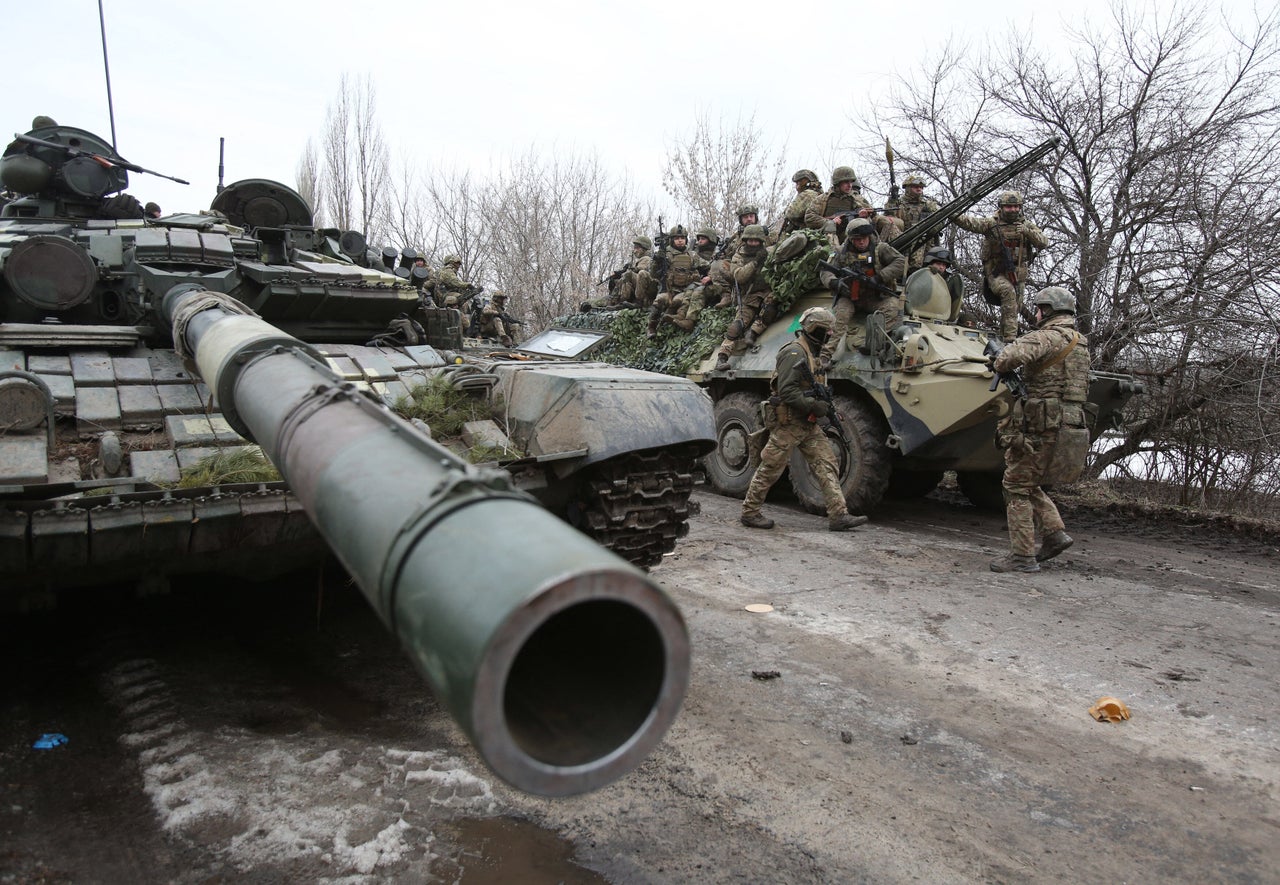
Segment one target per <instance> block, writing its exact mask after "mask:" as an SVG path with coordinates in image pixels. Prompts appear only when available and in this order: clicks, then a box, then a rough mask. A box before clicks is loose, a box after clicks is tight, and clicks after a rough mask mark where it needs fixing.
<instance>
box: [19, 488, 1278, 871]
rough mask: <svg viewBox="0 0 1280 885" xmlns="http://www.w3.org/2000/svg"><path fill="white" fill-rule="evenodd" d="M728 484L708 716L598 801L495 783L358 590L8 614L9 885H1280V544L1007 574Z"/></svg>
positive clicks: (705, 560)
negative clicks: (1099, 708)
mask: <svg viewBox="0 0 1280 885" xmlns="http://www.w3.org/2000/svg"><path fill="white" fill-rule="evenodd" d="M698 500H699V501H700V502H701V504H702V508H703V512H702V514H701V515H700V516H699V517H697V518H695V520H694V524H693V529H692V532H691V533H690V536H689V538H688V539H686V540H685V541H684V542H683V543H682V544H681V546H680V547H679V549H678V551H677V552H676V553H675V554H674V555H672V556H670V557H668V558H667V559H666V560H665V561H664V562H663V564H662V565H660V566H659V567H657V568H656V569H655V570H654V572H653V574H654V576H655V577H656V578H658V579H659V580H661V581H662V582H663V583H664V584H665V585H666V586H667V588H668V589H669V591H670V592H671V593H672V595H673V596H674V597H675V599H676V600H677V601H678V603H679V604H680V606H681V607H682V609H683V611H684V613H685V617H686V618H687V620H688V623H689V627H690V632H691V635H692V638H693V643H694V667H693V675H692V684H691V687H690V692H689V697H688V700H687V701H686V704H685V707H684V710H683V712H682V713H681V715H680V717H679V719H678V720H677V722H676V725H675V726H674V727H673V728H672V730H671V732H670V733H669V735H668V737H667V739H666V740H665V741H664V742H663V744H662V745H661V747H660V748H659V750H658V752H656V753H655V754H654V755H653V756H652V757H651V758H650V759H649V761H647V762H646V763H645V764H644V765H643V766H642V767H641V768H640V770H638V771H637V772H635V773H633V774H632V775H630V776H628V777H626V778H624V779H623V780H622V781H621V782H619V783H617V784H614V785H612V786H610V787H608V788H606V789H604V790H601V791H599V792H597V793H594V794H592V795H589V796H584V797H578V798H573V799H568V800H554V801H549V800H539V799H533V798H530V797H527V796H523V795H519V794H516V793H514V792H512V791H511V790H509V789H507V788H505V787H504V786H503V785H502V784H500V783H497V782H495V780H494V779H493V777H492V776H491V775H490V774H489V773H488V772H487V771H486V770H484V769H483V768H482V767H481V766H480V764H479V763H478V762H477V760H476V758H475V756H474V755H473V754H472V753H471V751H470V750H469V749H468V748H467V746H466V745H465V743H464V742H463V741H462V739H461V737H460V735H459V733H458V732H457V730H456V728H455V727H454V726H453V725H452V723H450V722H449V721H448V720H447V718H446V717H444V715H443V714H442V713H441V712H440V711H439V709H438V708H437V706H436V704H435V701H434V699H433V698H431V696H430V695H429V693H428V692H426V691H425V690H424V689H423V688H422V686H421V683H420V682H419V680H418V679H417V677H416V676H415V675H414V674H413V673H412V672H411V670H410V669H409V667H408V665H407V664H406V663H404V662H403V660H402V659H401V658H400V657H399V656H398V655H397V654H396V653H395V652H394V650H393V649H390V648H389V647H388V645H387V643H385V642H383V641H382V638H381V632H380V628H379V626H378V624H377V623H376V621H374V619H373V618H372V616H370V615H369V614H368V613H367V612H366V611H365V610H364V608H363V603H362V602H361V600H359V598H358V596H357V595H356V594H354V593H352V592H351V591H350V590H348V589H345V588H343V587H342V586H341V584H340V582H331V584H330V586H329V588H328V590H327V591H326V592H325V593H324V594H323V596H322V597H320V598H321V600H322V606H321V607H320V610H319V611H317V593H316V590H315V588H314V587H307V586H298V587H291V588H286V589H280V588H276V589H275V590H265V589H264V588H253V587H246V588H239V589H236V590H234V591H228V590H227V588H225V587H224V588H222V589H221V590H220V591H219V593H218V596H217V597H216V599H215V598H214V597H212V596H209V595H207V594H202V595H200V596H198V597H197V596H192V595H183V594H176V595H175V596H173V597H169V598H164V599H158V600H150V601H147V602H144V603H143V604H141V605H137V606H134V607H132V608H131V609H129V610H128V614H127V615H124V614H121V611H120V610H119V609H118V608H114V607H99V608H96V609H91V608H87V609H85V610H84V611H83V612H82V613H81V614H80V615H79V616H78V617H77V618H75V619H70V618H69V617H68V616H66V615H61V616H58V617H52V616H48V617H41V618H36V619H31V620H28V621H26V622H23V624H22V625H21V626H15V625H14V624H13V623H12V622H10V623H8V624H7V625H6V631H5V638H6V642H5V651H4V661H3V663H4V666H5V670H6V672H7V673H9V674H11V677H10V678H9V679H8V680H6V691H5V694H4V703H3V707H2V708H0V712H3V719H4V721H3V723H0V738H3V742H4V743H3V751H2V754H0V785H2V786H3V791H4V793H3V796H2V797H0V798H3V800H4V801H3V802H0V833H2V834H3V839H2V840H0V843H2V844H3V846H4V847H2V848H0V881H77V882H81V881H85V882H88V881H123V880H126V879H128V880H133V881H157V882H159V881H176V882H205V881H219V880H223V879H227V880H229V879H233V878H234V879H237V880H241V881H255V882H275V881H300V880H315V881H343V882H365V881H368V882H376V881H392V880H394V881H460V882H467V883H483V882H500V881H515V880H519V881H522V882H542V881H545V882H560V881H564V882H600V881H608V882H614V883H624V882H666V881H672V882H739V881H745V882H766V881H767V882H860V881H867V882H906V881H913V880H922V881H928V882H974V881H982V882H1023V881H1083V880H1085V879H1087V878H1105V879H1108V880H1112V881H1128V882H1152V881H1162V882H1197V883H1199V882H1205V881H1216V882H1267V881H1276V870H1278V869H1280V811H1277V809H1278V808H1280V802H1277V798H1278V796H1277V791H1278V787H1280V703H1278V698H1277V695H1278V694H1280V689H1278V688H1277V675H1280V589H1278V586H1277V585H1278V584H1280V581H1278V580H1277V577H1276V573H1277V568H1276V565H1277V559H1278V558H1280V557H1278V556H1277V551H1276V549H1275V547H1274V546H1270V547H1269V546H1267V545H1266V544H1265V543H1263V544H1259V543H1257V542H1256V541H1242V540H1238V539H1236V538H1233V537H1230V536H1223V535H1218V534H1212V533H1206V532H1205V531H1202V530H1197V529H1195V528H1194V527H1191V528H1185V527H1175V526H1168V525H1160V524H1158V523H1143V524H1141V525H1130V524H1127V523H1125V522H1124V521H1120V520H1115V519H1110V518H1104V517H1098V516H1095V517H1087V518H1086V517H1083V516H1080V515H1075V516H1073V517H1069V519H1068V526H1069V529H1070V530H1072V534H1073V535H1074V536H1075V537H1076V539H1077V543H1076V546H1075V547H1074V548H1073V549H1072V550H1070V551H1069V552H1068V553H1067V554H1065V555H1064V556H1063V557H1061V560H1060V561H1055V562H1054V563H1052V564H1051V567H1048V568H1046V569H1045V570H1044V571H1043V572H1042V573H1040V574H1038V575H1017V576H1011V575H996V574H993V573H991V572H990V571H988V570H987V567H986V566H987V561H988V560H989V559H990V558H992V557H993V556H995V555H997V554H999V553H1000V552H1002V550H1003V545H1004V536H1003V521H1002V520H1001V519H1000V518H999V517H997V516H993V515H987V514H983V513H980V512H979V511H976V510H974V509H973V508H970V507H968V506H961V505H959V504H955V503H949V502H947V501H938V500H933V499H928V500H925V501H920V502H911V503H909V504H901V505H895V506H894V507H892V508H890V509H888V510H887V511H885V512H884V513H882V514H879V515H878V517H877V519H876V521H875V522H874V523H873V524H871V525H869V526H866V527H864V528H862V529H859V530H857V531H855V532H852V533H849V534H846V535H832V534H830V533H828V532H826V531H825V520H822V519H820V518H818V517H813V516H810V515H807V514H804V513H801V512H800V511H799V510H796V509H788V508H786V507H785V506H773V505H771V506H770V509H769V512H770V515H772V516H773V517H774V518H775V519H777V520H778V527H777V528H776V529H774V530H773V531H772V532H759V531H750V530H747V529H743V528H741V527H740V526H739V525H738V524H737V520H736V517H737V502H735V501H731V500H728V499H724V498H719V497H716V496H714V495H711V494H704V493H699V494H698ZM749 603H768V604H771V605H772V606H773V607H774V610H773V611H772V612H770V613H766V614H752V613H749V612H747V611H745V609H744V607H745V606H746V605H747V604H749ZM768 671H776V672H777V673H778V674H779V675H778V676H777V677H776V678H771V679H759V678H755V677H754V676H753V672H759V673H766V672H768ZM1103 695H1114V696H1116V697H1119V698H1121V699H1123V700H1124V701H1125V702H1126V703H1127V704H1128V705H1129V707H1130V708H1131V709H1132V711H1133V718H1132V719H1131V720H1129V721H1128V722H1123V723H1117V724H1101V723H1098V722H1095V721H1094V720H1093V719H1092V718H1091V717H1090V716H1089V715H1088V713H1087V709H1088V707H1089V706H1090V705H1091V704H1092V703H1093V702H1094V701H1095V700H1097V699H1098V698H1099V697H1100V696H1103ZM49 731H59V732H63V733H66V734H67V736H68V738H69V739H70V740H69V743H68V744H67V745H66V746H64V747H60V748H58V749H56V750H49V751H34V750H32V749H30V745H31V741H32V740H34V738H35V737H38V736H39V734H40V733H43V732H49Z"/></svg>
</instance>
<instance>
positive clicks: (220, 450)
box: [0, 126, 714, 607]
mask: <svg viewBox="0 0 1280 885" xmlns="http://www.w3.org/2000/svg"><path fill="white" fill-rule="evenodd" d="M22 139H26V140H22ZM103 164H106V165H103ZM140 168H141V167H136V166H133V164H128V163H126V162H125V161H124V160H122V159H121V158H120V157H119V156H118V155H117V154H116V152H115V151H114V150H113V149H112V148H111V146H110V144H108V143H107V142H106V141H104V140H103V139H101V138H98V137H97V136H95V135H93V134H92V133H89V132H86V131H84V130H81V129H76V128H74V127H65V126H52V127H47V128H45V129H41V130H33V131H32V132H30V133H28V134H27V135H25V136H20V137H19V140H18V141H15V142H14V143H13V144H11V145H10V146H9V147H8V148H7V149H6V151H5V154H4V157H3V159H0V173H2V180H3V183H4V185H5V187H6V188H7V189H8V190H9V191H10V195H11V196H12V197H13V199H12V200H11V201H10V202H9V203H8V204H7V205H5V206H4V207H3V209H0V269H2V270H3V275H2V277H0V366H2V367H3V370H4V372H3V376H0V423H3V425H5V426H7V428H8V429H7V431H6V432H5V435H4V436H3V438H2V439H0V489H2V491H0V503H2V504H3V508H4V509H3V512H2V513H0V520H3V527H0V535H2V538H3V540H0V544H3V545H4V552H3V553H2V554H0V585H3V586H5V587H6V588H10V589H9V591H8V592H7V593H4V594H0V606H8V607H13V606H14V605H33V604H41V603H43V602H45V601H47V598H48V597H49V595H50V594H51V593H53V592H55V591H56V590H57V588H59V587H66V586H72V585H76V584H85V583H88V584H97V583H104V582H107V581H136V582H138V583H139V585H140V586H141V587H143V588H144V589H147V590H159V589H163V588H164V587H165V586H167V585H168V584H169V583H170V582H171V580H172V578H173V577H174V576H175V575H181V574H183V573H186V572H207V571H223V572H227V573H232V574H240V575H248V576H253V577H263V576H268V575H270V574H272V573H274V572H281V571H284V570H287V569H289V568H291V567H294V566H297V565H299V564H303V563H308V562H313V561H314V558H315V556H316V554H317V552H318V551H319V550H321V549H323V542H322V540H321V538H320V537H319V536H318V535H317V534H316V532H315V531H314V529H313V528H312V526H311V522H310V520H309V519H308V518H307V516H306V514H305V513H304V512H302V510H301V509H300V507H299V505H298V502H297V500H296V496H295V495H293V494H292V492H291V490H290V488H289V486H288V484H287V483H286V482H284V481H283V479H273V480H272V481H265V482H264V481H260V479H261V478H260V477H255V481H252V482H236V481H235V479H236V475H235V474H234V473H233V474H232V475H230V476H229V477H227V478H225V479H223V480H222V481H220V482H218V483H217V485H216V487H214V486H210V485H208V484H205V485H201V484H200V483H199V481H198V477H195V483H196V484H195V485H194V486H193V485H192V480H193V473H195V472H197V470H198V468H199V467H200V465H203V464H207V463H209V461H210V459H214V458H216V456H219V455H225V456H233V455H235V454H236V453H239V452H243V451H245V450H246V447H248V446H249V443H250V441H249V440H248V439H247V438H246V437H245V436H244V434H242V433H240V432H239V431H237V429H236V428H235V427H234V426H233V425H232V424H231V423H230V422H229V421H228V420H227V415H226V413H225V410H224V403H223V401H222V400H221V399H219V398H218V396H217V395H216V394H217V391H215V390H212V389H211V388H210V386H209V385H208V384H206V383H205V382H204V381H203V380H202V379H201V378H200V377H199V376H198V375H196V374H195V373H193V372H192V371H191V367H190V366H188V365H185V364H184V361H183V359H182V358H181V357H180V356H179V355H178V353H177V352H176V351H175V349H174V347H173V342H172V340H171V339H170V337H169V329H168V326H167V324H166V323H165V321H164V319H163V317H162V316H161V315H160V313H159V308H158V305H159V303H160V301H161V299H162V298H163V296H164V295H165V294H166V293H167V292H169V291H170V290H172V289H173V288H175V287H177V286H181V285H187V284H198V285H200V286H201V287H203V288H205V289H207V290H209V291H213V292H217V293H221V294H225V295H229V296H231V297H233V298H234V299H236V300H237V301H239V302H240V303H242V304H243V305H245V306H246V307H247V308H248V309H250V310H252V311H253V312H255V313H256V314H257V315H258V316H259V317H261V318H262V319H263V320H265V321H267V322H269V323H271V324H272V325H273V326H274V327H276V328H277V329H279V330H280V331H281V332H282V333H285V334H288V335H290V336H293V337H295V338H297V339H299V340H301V341H303V342H305V343H307V344H308V345H310V346H312V347H313V348H314V349H315V351H316V352H317V353H319V354H320V355H321V357H322V358H323V360H324V362H325V364H326V365H328V366H329V367H330V368H331V369H332V370H333V371H335V372H337V373H338V374H339V376H340V377H342V378H343V379H344V380H346V381H348V382H350V383H352V384H354V385H355V386H356V387H357V389H359V390H361V391H363V392H365V393H367V394H369V395H370V396H372V397H374V398H375V399H378V400H380V401H382V402H383V403H385V404H387V405H391V406H394V405H396V404H397V403H398V402H402V401H403V400H404V399H405V398H406V397H407V396H409V394H410V393H411V392H412V391H413V389H414V388H415V386H417V385H422V384H426V383H429V382H430V381H431V380H432V378H433V376H445V377H448V378H450V379H451V380H454V381H456V382H457V383H458V384H459V386H461V387H463V388H465V389H466V390H467V391H469V392H470V394H471V395H472V396H474V397H476V398H479V399H482V400H490V401H492V403H493V404H494V405H495V406H497V407H498V408H495V409H494V410H493V411H494V413H495V414H494V420H495V421H496V422H497V424H498V427H497V428H496V434H497V435H498V436H499V437H500V445H496V446H492V447H491V449H492V451H493V452H495V453H496V454H495V458H496V461H497V464H496V466H498V467H500V468H501V469H503V470H504V471H506V472H507V473H508V476H509V477H510V478H511V480H512V482H513V484H514V485H516V486H517V487H518V488H520V489H521V490H523V491H526V492H527V493H529V494H531V495H532V496H534V497H535V498H536V499H537V500H539V501H540V502H542V503H543V505H544V506H545V507H546V508H548V509H549V510H552V511H553V512H554V513H555V514H556V515H557V516H558V517H560V518H562V519H564V520H566V521H569V522H570V523H571V524H573V525H574V526H575V527H577V528H579V529H580V530H581V531H583V532H584V533H585V534H587V535H588V536H590V537H592V538H593V539H595V540H597V541H599V542H601V543H603V544H604V545H605V546H607V547H609V548H611V549H613V550H616V551H618V552H619V553H620V554H621V555H623V556H624V557H625V558H627V559H629V560H630V561H631V562H632V563H634V564H636V565H638V566H640V567H648V566H652V565H654V564H656V563H657V562H658V561H660V560H661V557H662V555H663V554H665V553H668V552H670V551H671V550H672V549H673V548H674V545H675V543H676V542H677V540H678V539H679V538H680V537H682V536H683V535H684V534H685V533H687V530H688V518H689V513H690V505H689V496H690V493H691V491H692V488H693V485H694V483H695V481H696V480H697V479H698V478H699V477H700V475H701V468H700V467H699V463H698V459H699V458H700V457H701V456H702V455H704V454H705V453H706V452H707V451H709V450H710V449H711V448H712V447H713V445H714V421H713V414H712V408H711V404H710V402H709V400H708V398H707V396H706V394H705V393H704V392H703V391H701V390H700V389H699V388H698V387H697V386H696V385H695V384H693V383H691V382H688V381H687V380H682V379H675V378H671V377H668V376H664V375H660V374H657V373H644V372H637V371H634V370H631V369H626V368H619V367H617V366H612V365H609V364H606V363H600V362H591V361H590V360H588V359H587V357H588V356H589V353H590V348H589V347H587V348H586V349H579V350H574V351H571V352H566V351H557V350H554V349H549V348H544V349H543V350H542V351H529V350H522V349H519V348H517V349H495V348H494V347H486V346H483V343H482V342H477V341H474V340H470V339H465V338H464V337H463V334H462V333H463V326H464V322H465V320H464V317H463V315H462V314H461V313H460V312H459V311H457V310H452V309H435V308H422V307H421V304H422V303H423V302H422V300H421V299H420V296H419V289H418V285H416V284H420V282H421V281H420V280H416V279H415V278H414V277H413V272H420V271H421V268H413V261H412V259H413V258H414V257H416V255H415V254H413V253H412V251H411V250H405V251H404V252H403V253H399V254H397V250H395V249H383V250H373V249H370V248H369V247H368V245H367V244H366V242H365V239H364V237H363V236H362V235H361V234H359V233H358V232H355V231H340V230H336V229H321V228H316V227H314V226H313V222H312V216H311V212H310V210H309V209H308V207H307V205H306V202H305V201H304V200H303V199H302V198H301V197H300V196H299V195H298V194H297V193H296V192H294V191H293V190H291V189H290V188H288V187H286V186H284V185H282V184H279V183H278V182H272V181H267V180H262V179H249V180H244V181H239V182H236V183H234V184H231V185H230V186H228V187H227V188H225V189H223V190H221V191H220V192H219V193H218V195H217V196H216V198H215V199H214V200H213V203H212V209H211V210H210V211H206V212H202V213H198V214H187V213H178V214H171V215H167V216H165V217H163V218H156V219H152V218H146V219H144V218H143V217H142V214H143V213H142V211H141V206H140V205H139V204H138V201H136V200H134V199H133V198H132V197H129V196H128V195H127V194H124V193H121V191H123V189H124V188H125V187H126V186H127V185H128V173H127V169H140ZM402 317H410V318H413V319H415V320H416V321H417V322H418V323H419V325H420V327H421V329H422V335H421V337H420V338H419V339H418V340H419V341H421V342H422V343H416V344H406V343H399V342H398V341H397V340H396V339H395V338H394V337H393V336H388V335H387V334H385V333H386V332H387V330H388V326H389V324H390V323H392V321H395V320H397V319H398V318H402ZM588 344H590V342H588ZM438 441H444V440H442V439H441V440H438ZM448 442H450V444H453V442H454V441H452V440H450V441H448ZM455 448H456V449H458V450H461V449H463V448H466V444H463V443H458V444H457V445H456V446H455ZM250 452H252V450H250ZM268 467H269V465H268ZM192 527H194V528H192Z"/></svg>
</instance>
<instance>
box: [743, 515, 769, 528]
mask: <svg viewBox="0 0 1280 885" xmlns="http://www.w3.org/2000/svg"><path fill="white" fill-rule="evenodd" d="M742 524H743V525H745V526H746V527H747V528H749V529H771V528H773V520H772V519H770V518H769V517H767V516H765V515H764V514H763V513H744V514H742Z"/></svg>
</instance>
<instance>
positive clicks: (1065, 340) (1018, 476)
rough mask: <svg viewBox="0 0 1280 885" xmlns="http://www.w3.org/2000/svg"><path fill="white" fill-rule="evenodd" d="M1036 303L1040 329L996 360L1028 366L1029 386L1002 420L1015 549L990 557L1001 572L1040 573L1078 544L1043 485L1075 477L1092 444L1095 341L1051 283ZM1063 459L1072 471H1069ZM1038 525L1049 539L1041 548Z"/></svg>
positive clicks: (998, 364)
mask: <svg viewBox="0 0 1280 885" xmlns="http://www.w3.org/2000/svg"><path fill="white" fill-rule="evenodd" d="M1032 304H1034V305H1035V308H1036V325H1037V327H1036V329H1035V330H1033V331H1031V332H1028V333H1027V334H1026V335H1023V336H1022V337H1021V338H1019V339H1018V340H1016V341H1014V342H1013V343H1012V344H1010V345H1008V346H1007V347H1005V348H1004V349H1003V350H1001V351H1000V353H999V354H998V355H997V356H996V357H995V359H994V361H993V363H992V368H993V370H994V371H996V372H1001V373H1006V372H1013V371H1014V370H1016V369H1018V368H1019V367H1021V368H1022V371H1023V379H1022V380H1023V384H1024V385H1025V386H1026V395H1025V396H1024V397H1023V398H1021V399H1019V400H1017V401H1016V402H1015V403H1014V404H1013V409H1012V410H1010V412H1009V414H1008V415H1007V416H1005V417H1004V418H1003V419H1001V421H1000V427H999V436H998V441H999V445H1000V446H1001V448H1003V449H1004V465H1005V466H1004V497H1005V506H1006V511H1007V514H1008V518H1009V555H1008V556H1006V557H1002V558H1001V559H997V560H995V561H993V562H992V563H991V570H992V571H995V572H1038V571H1040V565H1039V563H1041V562H1044V561H1045V560H1047V559H1053V558H1054V557H1055V556H1057V555H1058V554H1059V553H1062V552H1063V551H1064V550H1066V549H1067V548H1068V547H1070V546H1071V544H1072V539H1071V536H1070V535H1068V534H1067V532H1066V526H1065V525H1064V524H1063V522H1062V517H1061V516H1060V515H1059V514H1058V508H1057V507H1055V506H1054V504H1053V501H1052V500H1051V499H1050V498H1049V496H1048V495H1046V494H1045V492H1044V490H1043V489H1042V488H1040V485H1041V483H1046V484H1050V485H1051V484H1053V483H1055V482H1071V481H1073V480H1074V478H1075V476H1078V475H1079V472H1080V469H1081V468H1082V467H1083V466H1084V459H1085V455H1086V454H1087V453H1088V451H1089V431H1088V429H1087V427H1086V425H1085V411H1084V404H1085V401H1086V400H1087V399H1088V397H1089V342H1088V340H1086V339H1085V337H1084V336H1083V335H1081V334H1080V333H1079V332H1077V331H1076V317H1075V313H1076V299H1075V297H1074V296H1072V294H1071V293H1070V292H1068V291H1067V290H1066V289H1063V288H1061V287H1059V286H1052V287H1050V288H1048V289H1041V290H1040V291H1039V292H1038V293H1036V295H1035V297H1034V298H1033V299H1032ZM1063 465H1065V466H1066V469H1067V471H1068V472H1066V473H1063V472H1062V470H1063ZM1071 470H1074V474H1075V476H1073V475H1071V473H1070V472H1069V471H1071ZM1037 531H1039V533H1040V535H1041V537H1042V538H1043V539H1044V540H1043V542H1042V543H1041V545H1040V549H1039V551H1037V550H1036V533H1037Z"/></svg>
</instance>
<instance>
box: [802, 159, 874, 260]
mask: <svg viewBox="0 0 1280 885" xmlns="http://www.w3.org/2000/svg"><path fill="white" fill-rule="evenodd" d="M875 214H876V213H875V209H873V208H872V206H871V201H870V200H868V199H867V198H866V197H864V196H863V195H862V185H861V184H859V182H858V176H857V175H855V174H854V171H853V167H851V166H837V167H836V168H835V170H834V171H833V172H832V173H831V190H829V191H827V192H826V193H825V194H823V195H822V198H821V199H819V200H816V201H815V202H814V204H813V205H812V206H810V207H809V210H808V212H806V213H805V218H804V220H805V224H804V226H805V227H810V228H813V229H814V230H822V229H823V228H824V227H825V226H826V224H827V222H828V221H830V222H833V223H834V224H835V235H834V236H833V238H832V241H831V245H832V246H839V245H840V244H841V243H843V242H844V238H845V236H846V233H847V230H848V225H849V219H851V218H855V217H856V218H871V217H873V216H874V215H875Z"/></svg>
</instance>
